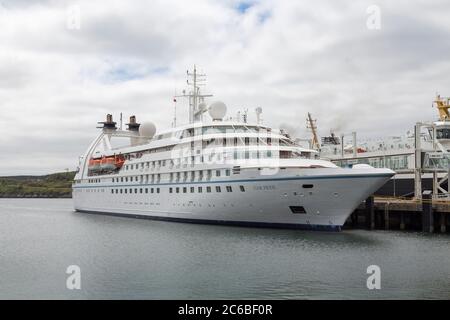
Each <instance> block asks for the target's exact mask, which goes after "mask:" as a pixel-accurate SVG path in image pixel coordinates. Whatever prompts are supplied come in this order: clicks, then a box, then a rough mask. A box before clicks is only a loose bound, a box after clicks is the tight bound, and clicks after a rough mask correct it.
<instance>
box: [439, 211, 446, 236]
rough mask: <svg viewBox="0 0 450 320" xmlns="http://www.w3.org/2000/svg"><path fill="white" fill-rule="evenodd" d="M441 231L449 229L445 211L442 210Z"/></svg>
mask: <svg viewBox="0 0 450 320" xmlns="http://www.w3.org/2000/svg"><path fill="white" fill-rule="evenodd" d="M440 222H441V232H442V233H445V232H446V231H447V226H446V221H445V213H444V212H441V221H440Z"/></svg>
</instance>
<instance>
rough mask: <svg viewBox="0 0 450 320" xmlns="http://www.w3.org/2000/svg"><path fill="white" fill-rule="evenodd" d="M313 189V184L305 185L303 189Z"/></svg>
mask: <svg viewBox="0 0 450 320" xmlns="http://www.w3.org/2000/svg"><path fill="white" fill-rule="evenodd" d="M313 187H314V185H312V184H304V185H303V188H305V189H311V188H313Z"/></svg>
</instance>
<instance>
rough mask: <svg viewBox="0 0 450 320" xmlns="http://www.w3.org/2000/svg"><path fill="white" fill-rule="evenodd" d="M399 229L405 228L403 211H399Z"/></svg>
mask: <svg viewBox="0 0 450 320" xmlns="http://www.w3.org/2000/svg"><path fill="white" fill-rule="evenodd" d="M400 230H405V216H404V213H403V212H402V213H400Z"/></svg>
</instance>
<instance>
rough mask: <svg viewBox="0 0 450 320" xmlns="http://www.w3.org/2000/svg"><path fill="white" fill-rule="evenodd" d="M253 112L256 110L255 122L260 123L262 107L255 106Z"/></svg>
mask: <svg viewBox="0 0 450 320" xmlns="http://www.w3.org/2000/svg"><path fill="white" fill-rule="evenodd" d="M255 112H256V124H261V114H262V108H261V107H258V108H256V109H255Z"/></svg>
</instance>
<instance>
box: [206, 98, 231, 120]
mask: <svg viewBox="0 0 450 320" xmlns="http://www.w3.org/2000/svg"><path fill="white" fill-rule="evenodd" d="M226 113H227V106H226V105H225V103H223V102H221V101H216V102H213V103H211V105H210V106H209V115H210V116H211V118H213V120H222V119H223V117H225V114H226Z"/></svg>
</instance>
